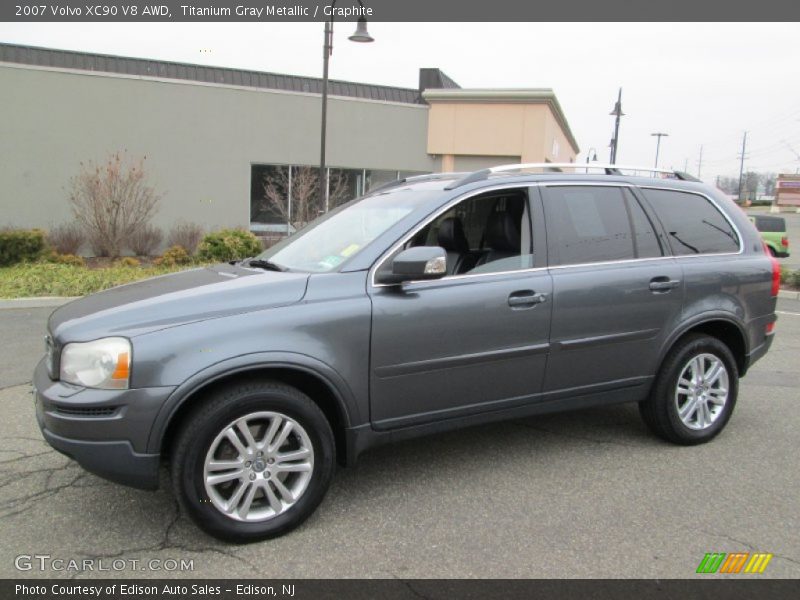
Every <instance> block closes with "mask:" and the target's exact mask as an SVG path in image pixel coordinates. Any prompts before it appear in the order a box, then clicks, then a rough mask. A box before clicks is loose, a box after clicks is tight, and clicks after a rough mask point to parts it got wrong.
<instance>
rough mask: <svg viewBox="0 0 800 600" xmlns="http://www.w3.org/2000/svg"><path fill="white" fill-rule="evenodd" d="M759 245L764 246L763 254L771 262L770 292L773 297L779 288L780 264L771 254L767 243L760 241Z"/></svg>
mask: <svg viewBox="0 0 800 600" xmlns="http://www.w3.org/2000/svg"><path fill="white" fill-rule="evenodd" d="M761 245H762V246H764V254H766V255H767V256H768V257H769V260H770V262H771V263H772V290H771V292H770V293H771V294H772V297H773V298H775V297H777V295H778V290H779V289H781V265H780V263H779V262H778V259H777V258H775V257H774V256H772V253H771V252H770V251H769V248H767V245H766V244H765V243H764V242H761Z"/></svg>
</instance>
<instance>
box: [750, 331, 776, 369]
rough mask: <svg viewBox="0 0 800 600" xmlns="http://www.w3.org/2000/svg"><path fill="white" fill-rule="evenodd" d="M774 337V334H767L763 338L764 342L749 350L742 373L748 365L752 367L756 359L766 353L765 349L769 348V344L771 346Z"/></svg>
mask: <svg viewBox="0 0 800 600" xmlns="http://www.w3.org/2000/svg"><path fill="white" fill-rule="evenodd" d="M774 337H775V335H774V334H770V335H768V336H767V337H766V338H765V339H764V343H763V344H761V345H760V346H758V347H756V348H754V349H753V350H752V351H751V352H750V354H748V355H747V358H746V360H745V369H744V373H746V372H747V371H748V370H749V369H750V367H752V366H753V364H754V363H755V362H756V361H757V360H759V359H760V358H761V357H762V356H764V355H765V354H766V353H767V351H768V350H769V348H770V346H772V340H773V338H774ZM744 373H742V375H744Z"/></svg>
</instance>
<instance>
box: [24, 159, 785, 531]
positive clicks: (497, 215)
mask: <svg viewBox="0 0 800 600" xmlns="http://www.w3.org/2000/svg"><path fill="white" fill-rule="evenodd" d="M557 167H559V165H550V164H548V165H538V166H531V165H527V166H520V165H516V166H509V167H496V168H494V169H487V170H483V171H477V172H475V173H471V174H449V175H448V174H440V175H431V176H422V177H418V178H413V179H407V180H402V181H398V182H395V183H393V184H389V185H388V186H385V187H384V188H381V189H378V190H374V191H371V192H370V193H368V194H367V195H366V196H364V197H362V198H359V199H356V200H353V201H352V202H349V203H347V204H345V205H344V206H342V207H340V208H337V209H336V210H333V211H331V212H330V213H328V214H327V215H325V216H323V217H321V218H319V219H318V220H316V221H314V222H313V223H311V224H309V225H308V226H307V227H305V228H304V229H302V230H301V231H300V232H299V233H297V234H295V235H293V236H291V237H290V238H288V239H286V240H284V241H283V242H281V243H280V244H278V245H276V246H274V247H272V248H270V249H269V250H267V251H265V252H264V253H263V254H261V255H260V256H257V257H254V258H250V259H246V260H243V261H241V262H237V263H235V264H223V265H219V266H214V267H208V268H199V269H194V270H188V271H185V272H182V273H177V274H173V275H167V276H163V277H156V278H154V279H149V280H146V281H142V282H139V283H134V284H130V285H125V286H122V287H118V288H114V289H110V290H108V291H104V292H101V293H98V294H94V295H91V296H89V297H86V298H83V299H80V300H77V301H75V302H71V303H69V304H67V305H65V306H63V307H61V308H59V309H58V310H56V311H55V312H54V313H53V315H52V316H51V318H50V321H49V325H48V329H49V331H48V335H47V355H46V357H45V358H44V359H43V360H42V361H41V362H40V363H39V365H38V366H37V368H36V373H35V376H34V386H35V388H36V394H35V395H36V403H37V411H36V412H37V418H38V421H39V424H40V426H41V429H42V432H43V434H44V437H45V438H46V440H47V441H48V442H49V443H50V444H51V445H52V446H53V447H54V448H56V449H57V450H60V451H61V452H63V453H65V454H67V455H68V456H70V457H72V458H74V459H75V460H76V461H78V462H79V463H80V464H81V465H83V467H84V468H86V469H88V470H89V471H92V472H94V473H97V474H98V475H101V476H103V477H106V478H108V479H111V480H114V481H117V482H120V483H124V484H128V485H132V486H136V487H140V488H154V487H156V486H157V485H158V476H157V475H158V468H159V464H160V462H161V461H162V460H166V461H168V463H169V466H170V469H171V475H172V482H173V485H174V489H175V493H176V495H177V497H178V498H179V500H180V503H181V505H182V506H183V508H184V510H185V511H186V512H187V513H188V514H189V515H190V516H191V517H192V518H193V519H194V521H195V522H196V523H197V524H198V525H199V526H200V527H202V528H203V529H204V530H206V531H207V532H209V533H210V534H212V535H214V536H217V537H219V538H223V539H227V540H232V541H251V540H258V539H263V538H267V537H270V536H275V535H279V534H282V533H285V532H287V531H289V530H291V529H292V528H294V527H296V526H297V525H298V524H300V523H301V522H302V521H303V520H304V519H305V518H306V517H308V515H309V514H310V513H311V512H313V511H314V509H315V508H316V507H317V505H318V504H319V503H320V501H321V500H322V498H323V495H324V494H325V491H326V489H327V487H328V484H329V482H330V480H331V476H332V474H333V471H334V465H335V463H336V461H339V462H340V463H342V464H346V465H352V464H353V463H354V462H355V461H356V458H357V457H358V455H359V454H360V453H361V452H363V451H364V450H366V449H367V448H369V447H371V446H374V445H376V444H380V443H384V442H388V441H393V440H399V439H403V438H408V437H412V436H418V435H423V434H429V433H434V432H440V431H444V430H447V429H452V428H457V427H464V426H468V425H473V424H479V423H486V422H489V421H495V420H500V419H509V418H515V417H523V416H529V415H533V414H537V413H544V412H550V411H557V410H566V409H571V408H579V407H585V406H590V405H599V404H611V403H620V402H637V403H639V407H640V409H641V414H642V417H643V418H644V421H645V422H646V423H647V425H648V426H649V427H650V428H651V429H652V430H653V432H655V433H656V434H657V435H659V436H661V437H662V438H664V439H666V440H669V441H670V442H674V443H677V444H698V443H702V442H707V441H709V440H711V439H712V438H713V437H714V436H716V435H717V434H718V433H720V431H722V429H723V428H724V427H725V424H726V423H727V422H728V420H729V419H730V417H731V414H732V412H733V409H734V405H735V404H736V396H737V388H738V381H739V378H740V377H741V376H743V375H744V374H745V372H746V371H747V369H748V368H749V367H750V366H751V365H752V364H753V362H754V361H756V360H758V359H759V358H760V357H761V356H763V355H764V353H765V352H766V351H767V349H768V348H769V347H770V343H771V341H772V334H773V328H774V326H775V320H776V316H775V304H776V296H777V290H778V279H779V272H778V267H777V264H776V262H775V260H774V259H772V258H771V257H770V256H769V255H768V253H766V252H765V250H764V246H763V244H762V242H761V239H760V237H759V235H758V232H757V231H756V230H755V228H754V227H753V225H752V224H751V223H750V222H749V221H748V219H747V217H746V216H745V215H744V213H743V212H742V211H741V210H739V209H738V208H737V207H736V206H735V205H734V204H733V203H732V202H731V201H730V200H728V199H727V198H726V197H724V196H722V195H721V194H720V193H719V192H717V191H716V190H714V189H711V188H709V187H707V186H705V185H703V184H702V183H699V182H697V181H696V180H692V178H691V177H689V176H687V175H685V174H682V173H656V172H652V173H649V174H648V175H649V176H647V177H638V176H631V175H630V174H627V175H624V174H623V172H624V171H625V169H623V168H620V167H614V166H606V167H602V168H600V170H599V172H596V171H597V170H598V167H597V166H595V165H593V166H591V167H589V168H587V172H586V173H580V174H579V173H567V172H556V171H554V169H556V168H557ZM562 167H563V168H565V169H566V168H569V169H571V170H575V167H574V165H572V166H570V165H563V166H562ZM583 169H584V167H581V171H583ZM542 170H544V172H540V171H542ZM589 171H591V172H589ZM648 171H649V169H648ZM464 468H465V469H468V468H469V467H468V466H466V465H465V467H464Z"/></svg>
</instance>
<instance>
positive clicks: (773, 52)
mask: <svg viewBox="0 0 800 600" xmlns="http://www.w3.org/2000/svg"><path fill="white" fill-rule="evenodd" d="M322 28H323V25H322V23H288V24H287V23H280V24H278V23H0V41H1V42H8V43H18V44H29V45H35V46H44V47H50V48H62V49H70V50H82V51H88V52H99V53H106V54H118V55H123V56H133V57H142V58H153V59H160V60H173V61H180V62H191V63H197V64H208V65H217V66H225V67H235V68H243V69H255V70H263V71H273V72H278V73H291V74H297V75H307V76H312V77H319V76H321V74H322V38H323V31H322ZM353 29H354V27H353V24H352V23H337V25H336V28H335V31H334V52H333V56H332V57H331V63H330V76H331V78H333V79H344V80H350V81H360V82H368V83H377V84H385V85H394V86H402V87H412V88H416V87H417V79H418V71H419V68H420V67H438V68H440V69H442V70H443V71H444V72H445V73H447V74H448V75H449V76H450V77H451V78H453V79H454V80H455V81H456V82H458V83H459V85H461V87H465V88H466V87H469V88H552V89H554V91H555V93H556V95H557V97H558V100H559V102H560V103H561V106H562V108H563V110H564V113H565V115H566V117H567V120H568V122H569V124H570V127H571V129H572V131H573V133H574V135H575V137H576V139H577V141H578V144H579V145H580V147H581V154H580V155H579V157H578V160H581V161H582V160H585V159H586V153H587V152H588V151H590V149H591V150H596V152H597V155H598V159H599V160H600V161H601V162H607V161H608V158H609V142H610V140H611V137H612V133H613V124H614V123H613V121H614V118H613V117H612V116H610V115H609V112H610V111H611V110H612V108H613V106H614V102H615V100H616V97H617V91H618V89H619V88H620V87H622V88H623V92H622V94H623V97H622V108H623V112H624V113H625V116H624V117H623V118H622V124H621V127H620V136H619V140H620V141H619V154H618V157H617V162H618V163H619V164H624V165H646V166H650V165H652V164H653V163H654V160H655V151H656V138H655V137H653V136H651V133H654V132H664V133H667V134H669V136H668V137H664V138H661V148H660V156H659V166H660V167H665V168H674V169H679V170H684V167H687V170H688V171H689V172H690V173H693V174H695V175H696V174H697V173H698V161H699V158H700V148H701V146H702V148H703V161H702V165H701V171H700V176H701V178H702V179H704V180H706V181H713V180H714V179H715V178H716V177H717V176H718V175H720V176H734V177H735V176H738V172H739V154H740V152H741V147H742V137H743V133H744V132H745V131H747V132H748V134H747V135H748V138H747V150H746V153H745V164H744V166H745V170H746V171H747V170H752V171H762V172H790V173H794V172H795V171H796V170H798V169H800V44H798V39H800V24H797V23H772V24H770V23H765V24H757V23H649V24H648V23H644V24H642V23H384V22H376V23H369V31H370V33H371V34H372V36H373V37H374V38H375V42H374V43H372V44H356V43H352V42H350V41H348V39H347V36H348V35H350V34H351V33H352V30H353Z"/></svg>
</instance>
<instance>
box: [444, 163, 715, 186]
mask: <svg viewBox="0 0 800 600" xmlns="http://www.w3.org/2000/svg"><path fill="white" fill-rule="evenodd" d="M528 169H544V170H547V171H551V172H553V171H555V172H559V173H561V172H563V169H572V170H573V171H574V173H581V172H584V173H588V172H589V171H590V170H591V171H604V174H605V175H623V173H622V171H634V172H639V173H650V174H651V175H650V176H651V177H652V176H653V175H654V174H655V173H661V174H665V175H669V176H671V177H674V178H675V179H680V180H683V181H700V180H699V179H697V177H694V176H692V175H689V174H688V173H684V172H682V171H673V170H672V169H658V168H656V167H634V166H629V165H613V164H600V163H596V162H592V163H585V164H584V163H522V164H514V165H499V166H497V167H490V168H488V169H481V170H479V171H473V172H472V173H470V174H469V175H467V176H466V177H462V178H461V179H459V180H458V181H454V182H453V183H451V184H450V185H448V186H447V187H446V188H445V189H447V190H453V189H455V188H458V187H461V186H462V185H466V184H468V183H474V182H476V181H483V180H484V179H488V178H489V176H490V175H493V174H495V173H503V172H506V171H524V170H528ZM451 175H452V174H451Z"/></svg>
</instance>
